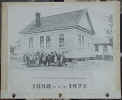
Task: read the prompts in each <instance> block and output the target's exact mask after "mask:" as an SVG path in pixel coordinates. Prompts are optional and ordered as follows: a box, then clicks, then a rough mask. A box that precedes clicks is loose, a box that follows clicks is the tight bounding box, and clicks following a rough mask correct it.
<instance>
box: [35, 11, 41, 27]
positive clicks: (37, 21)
mask: <svg viewBox="0 0 122 100" xmlns="http://www.w3.org/2000/svg"><path fill="white" fill-rule="evenodd" d="M40 25H41V22H40V13H39V12H37V13H36V26H37V27H39V26H40Z"/></svg>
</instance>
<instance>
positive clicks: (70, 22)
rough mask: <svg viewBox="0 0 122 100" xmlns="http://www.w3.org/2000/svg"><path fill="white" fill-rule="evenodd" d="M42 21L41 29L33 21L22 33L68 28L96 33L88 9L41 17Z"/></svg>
mask: <svg viewBox="0 0 122 100" xmlns="http://www.w3.org/2000/svg"><path fill="white" fill-rule="evenodd" d="M40 21H41V22H40V23H41V25H40V26H39V27H37V26H36V22H35V21H32V22H31V23H30V24H29V25H27V26H26V27H25V28H24V29H23V30H22V31H21V32H20V33H22V34H32V33H41V32H46V31H54V30H62V29H67V28H77V29H79V30H84V31H88V32H89V33H90V34H94V33H95V32H94V29H93V26H92V24H91V20H90V18H89V15H88V11H87V10H86V9H83V10H77V11H72V12H66V13H61V14H57V15H52V16H47V17H40Z"/></svg>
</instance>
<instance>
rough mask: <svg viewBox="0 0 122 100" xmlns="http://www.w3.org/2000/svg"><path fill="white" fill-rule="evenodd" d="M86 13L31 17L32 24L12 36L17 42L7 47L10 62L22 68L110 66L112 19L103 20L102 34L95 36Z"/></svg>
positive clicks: (71, 12) (111, 17)
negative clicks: (101, 64) (104, 24)
mask: <svg viewBox="0 0 122 100" xmlns="http://www.w3.org/2000/svg"><path fill="white" fill-rule="evenodd" d="M89 12H90V10H89V9H88V8H84V9H78V10H73V11H68V12H60V13H58V14H53V15H50V16H43V15H42V12H35V13H32V15H33V16H31V17H32V18H33V19H34V20H32V21H31V22H30V23H29V24H27V25H25V27H24V28H23V29H22V30H19V32H18V33H16V34H19V35H20V37H21V38H18V40H17V41H15V44H11V45H9V52H10V57H9V58H10V60H14V61H15V62H16V61H19V62H20V63H21V64H22V65H23V66H25V67H50V66H51V67H53V66H54V67H70V66H71V65H74V67H76V66H77V65H78V66H81V67H82V64H83V63H87V62H88V65H87V66H89V61H93V62H97V61H98V62H101V61H102V62H106V61H107V62H110V63H111V62H112V61H113V35H112V34H113V33H112V27H113V16H112V14H107V15H105V16H103V21H104V22H106V26H107V27H104V29H103V31H104V32H103V33H97V32H96V31H95V26H94V23H92V17H91V16H90V13H89ZM103 15H104V14H103ZM24 16H26V15H24ZM98 16H99V15H98ZM94 17H97V16H94ZM100 20H101V19H100ZM99 24H100V23H99ZM98 34H101V35H102V37H101V36H99V35H98ZM19 62H18V63H19ZM90 66H91V65H90Z"/></svg>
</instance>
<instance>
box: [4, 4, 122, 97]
mask: <svg viewBox="0 0 122 100" xmlns="http://www.w3.org/2000/svg"><path fill="white" fill-rule="evenodd" d="M6 5H7V8H8V9H7V32H8V34H7V38H8V40H7V43H8V46H7V49H8V51H7V52H8V58H7V59H8V60H7V61H8V68H7V69H8V70H7V71H8V74H7V82H8V83H9V84H7V91H4V92H3V93H2V96H3V97H9V98H11V97H12V95H13V94H15V95H16V98H23V97H24V98H33V97H35V98H40V97H41V98H59V97H60V95H61V97H62V98H77V99H78V98H86V97H87V98H109V97H110V98H120V88H119V82H118V80H117V76H118V74H119V73H118V69H119V66H118V65H117V57H118V53H117V48H119V47H117V45H116V44H117V43H118V41H119V40H117V37H118V35H117V34H119V33H118V32H116V31H117V29H118V27H117V24H116V23H117V22H116V21H117V20H116V19H117V18H118V17H117V16H115V15H116V13H117V3H110V2H108V3H95V2H92V5H91V4H90V3H56V4H55V3H48V4H46V3H44V4H41V3H40V4H34V3H33V5H32V4H23V5H22V4H15V5H14V3H13V4H6ZM118 78H119V77H118ZM106 94H107V96H106Z"/></svg>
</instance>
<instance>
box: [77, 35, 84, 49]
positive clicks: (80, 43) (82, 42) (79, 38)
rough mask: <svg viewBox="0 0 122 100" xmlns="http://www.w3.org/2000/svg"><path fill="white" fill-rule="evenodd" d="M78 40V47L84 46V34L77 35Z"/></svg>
mask: <svg viewBox="0 0 122 100" xmlns="http://www.w3.org/2000/svg"><path fill="white" fill-rule="evenodd" d="M78 41H79V46H80V48H83V47H84V36H83V35H82V36H81V34H79V35H78Z"/></svg>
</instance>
